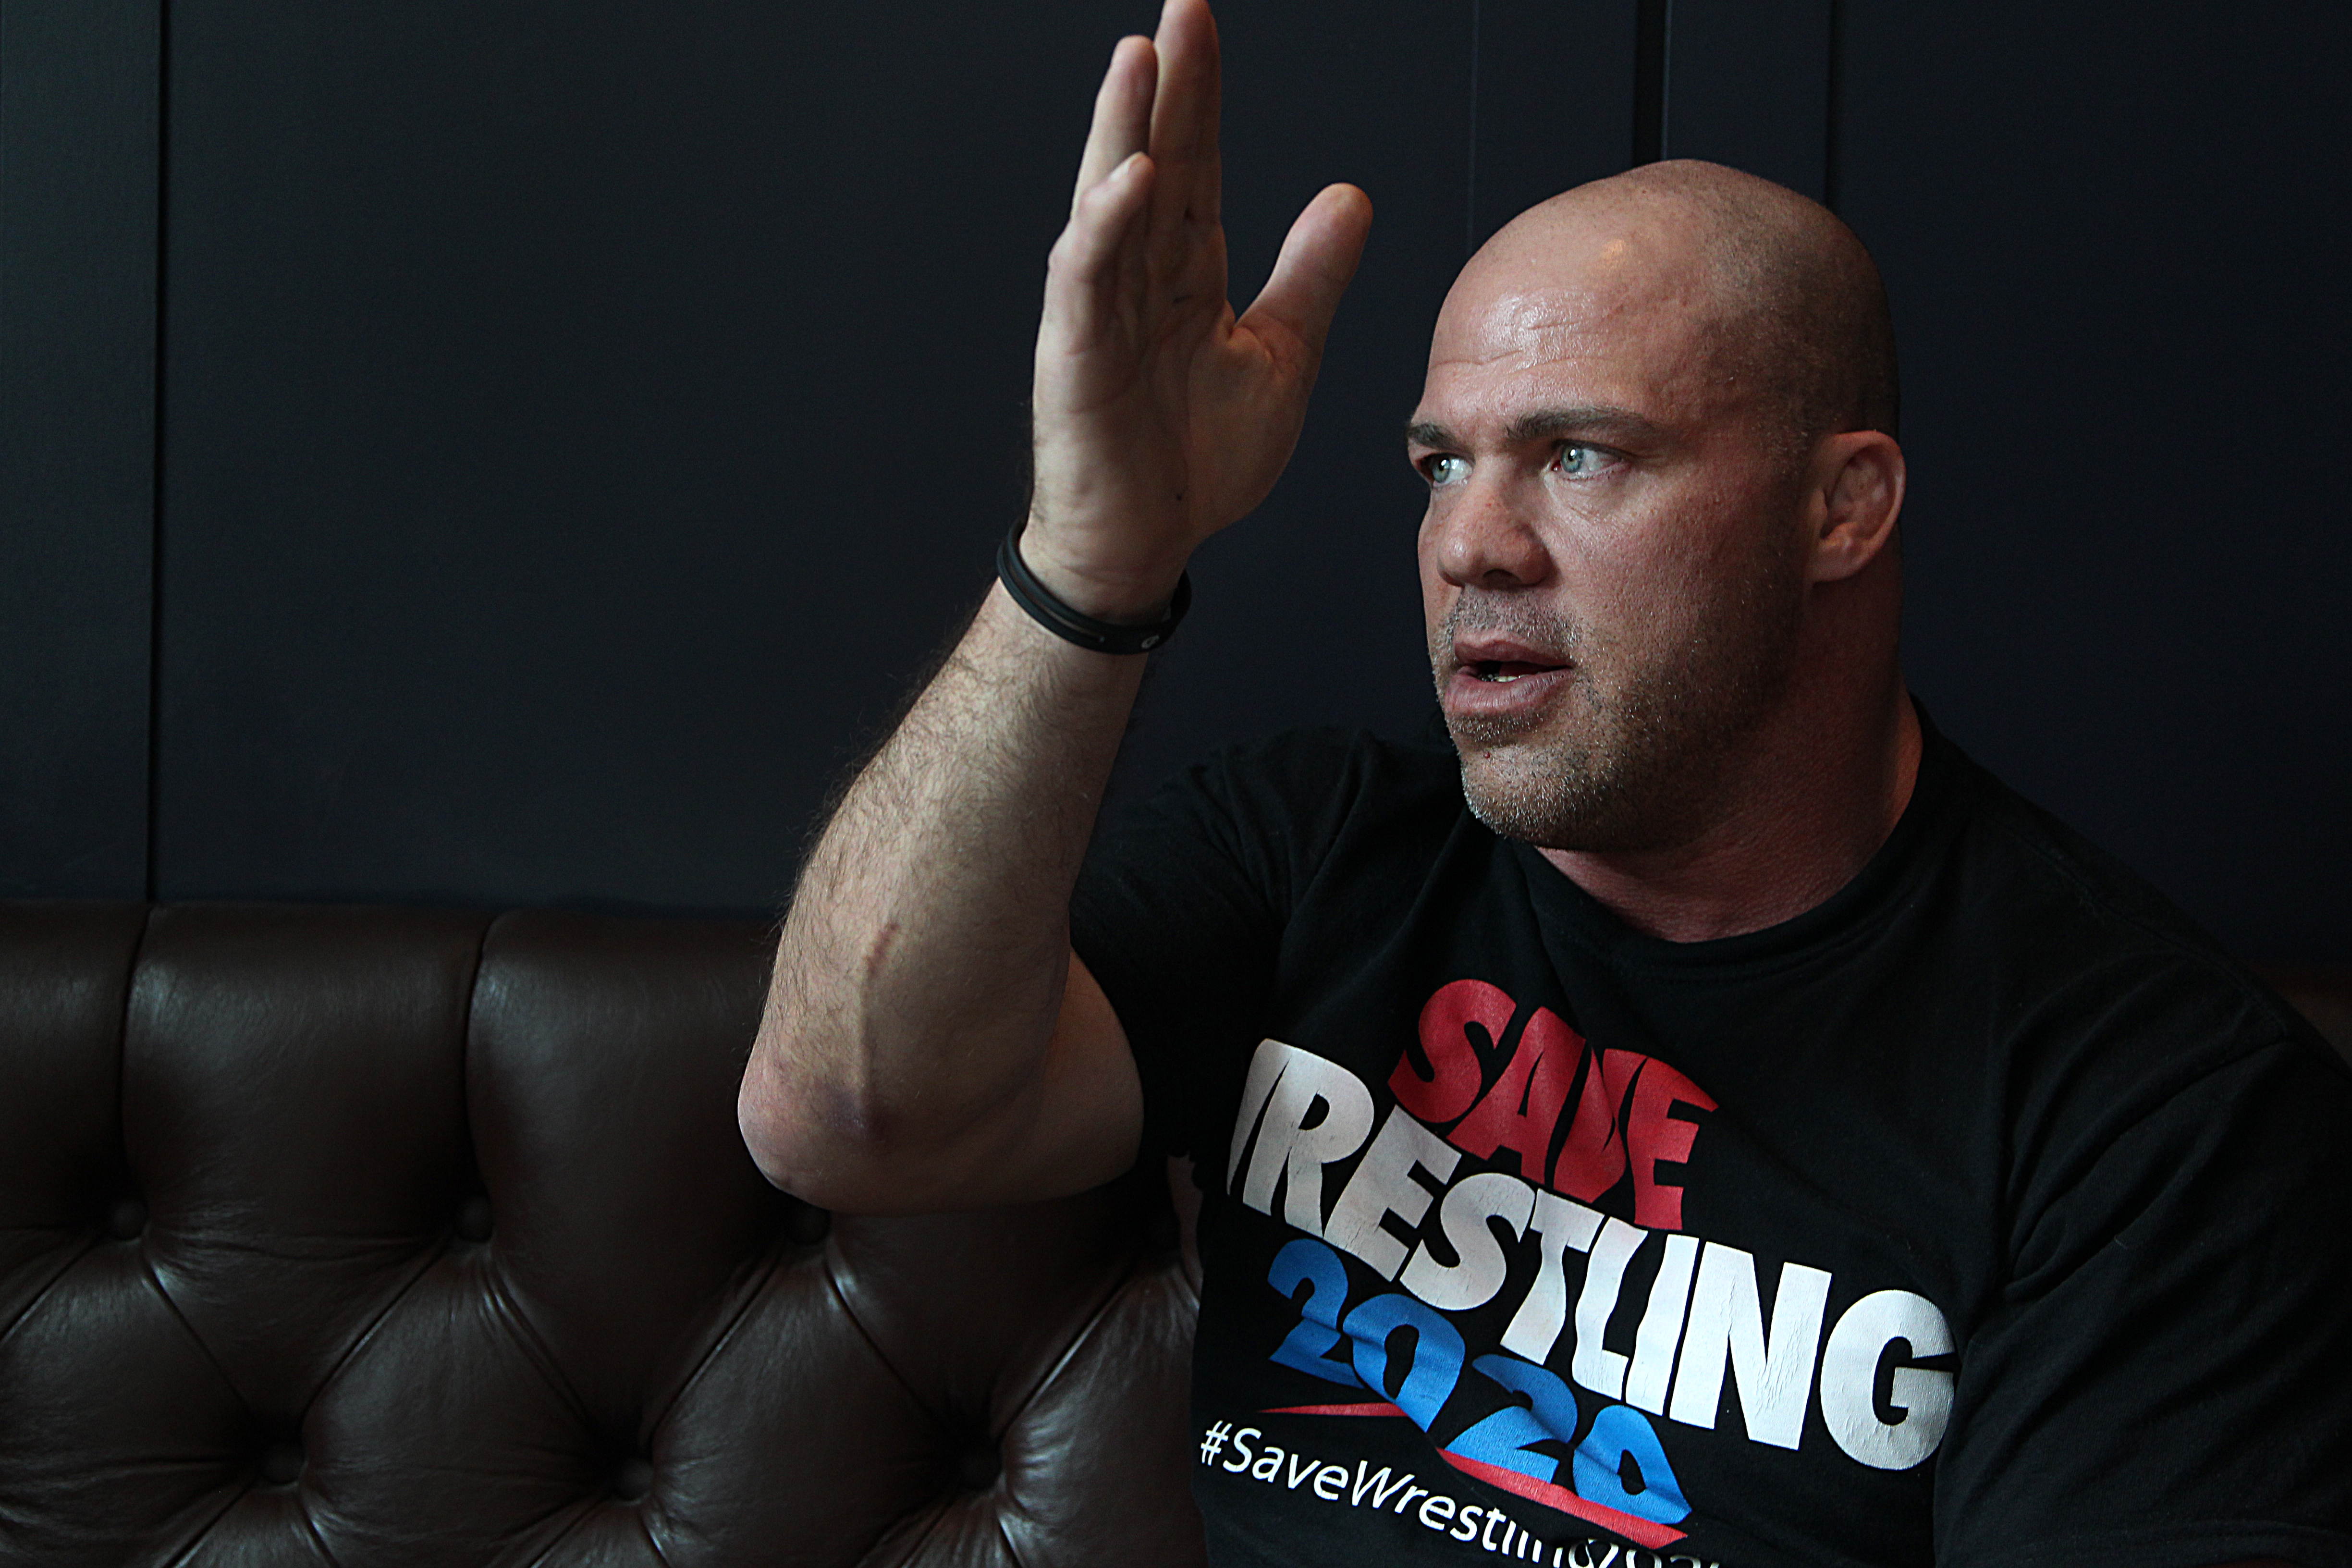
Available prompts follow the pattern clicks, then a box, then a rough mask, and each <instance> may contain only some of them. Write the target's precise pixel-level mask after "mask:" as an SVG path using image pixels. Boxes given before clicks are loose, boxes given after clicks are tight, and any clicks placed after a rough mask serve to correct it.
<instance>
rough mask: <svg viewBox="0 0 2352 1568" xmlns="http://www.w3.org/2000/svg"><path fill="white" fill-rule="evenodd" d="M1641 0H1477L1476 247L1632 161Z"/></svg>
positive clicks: (1473, 179)
mask: <svg viewBox="0 0 2352 1568" xmlns="http://www.w3.org/2000/svg"><path fill="white" fill-rule="evenodd" d="M1636 8H1637V7H1636V5H1635V3H1634V0H1475V5H1474V6H1473V10H1474V12H1475V24H1476V25H1475V33H1476V37H1477V51H1478V75H1477V81H1476V83H1475V92H1474V95H1473V99H1472V108H1473V110H1475V114H1474V119H1475V135H1476V138H1477V146H1476V155H1475V159H1474V161H1473V166H1472V169H1471V194H1472V198H1473V204H1474V211H1473V213H1472V219H1471V228H1472V238H1473V241H1474V243H1483V242H1484V241H1485V239H1486V237H1487V236H1488V235H1490V234H1493V233H1494V232H1495V231H1496V229H1498V228H1500V227H1502V226H1503V225H1505V224H1506V223H1508V222H1509V221H1510V220H1511V219H1512V218H1513V217H1515V216H1517V215H1518V214H1519V213H1521V212H1523V211H1525V210H1526V209H1527V208H1528V207H1531V206H1533V205H1535V204H1536V203H1538V202H1539V201H1542V200H1543V199H1544V198H1545V197H1547V196H1552V195H1559V193H1560V192H1562V191H1564V190H1566V189H1568V188H1569V187H1570V185H1580V184H1583V183H1584V182H1585V181H1587V180H1597V179H1600V178H1601V177H1602V176H1604V175H1608V174H1616V173H1618V172H1619V171H1620V170H1622V169H1623V168H1624V167H1625V166H1626V165H1627V164H1628V163H1630V162H1632V158H1633V133H1632V128H1633V81H1634V15H1635V11H1636Z"/></svg>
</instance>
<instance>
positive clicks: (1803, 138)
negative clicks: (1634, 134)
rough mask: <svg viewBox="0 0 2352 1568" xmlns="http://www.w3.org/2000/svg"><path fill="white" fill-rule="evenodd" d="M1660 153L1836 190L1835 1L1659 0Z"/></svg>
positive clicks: (1816, 191)
mask: <svg viewBox="0 0 2352 1568" xmlns="http://www.w3.org/2000/svg"><path fill="white" fill-rule="evenodd" d="M1649 4H1650V5H1652V6H1654V12H1653V14H1652V22H1651V25H1652V26H1653V27H1654V29H1655V30H1656V34H1657V37H1656V41H1655V43H1654V46H1653V47H1655V48H1657V49H1658V50H1659V52H1660V58H1659V62H1658V63H1659V66H1660V67H1661V68H1662V71H1661V78H1660V82H1659V87H1660V91H1659V93H1658V99H1657V102H1656V105H1655V112H1656V114H1657V116H1658V155H1659V156H1661V157H1666V158H1705V159H1706V160H1707V161H1708V162H1710V163H1728V164H1730V165H1732V166H1733V167H1734V168H1738V169H1745V170H1747V171H1748V173H1749V174H1761V175H1763V176H1764V177H1765V178H1766V179H1768V180H1777V181H1779V182H1780V184H1784V185H1787V186H1788V187H1789V188H1790V189H1791V190H1797V191H1802V192H1803V193H1804V194H1805V195H1809V196H1811V197H1812V198H1813V199H1814V200H1815V201H1821V200H1822V199H1823V198H1824V196H1825V195H1826V194H1827V174H1828V171H1827V166H1826V158H1827V153H1828V144H1829V136H1828V131H1829V111H1830V62H1831V49H1830V13H1831V0H1649Z"/></svg>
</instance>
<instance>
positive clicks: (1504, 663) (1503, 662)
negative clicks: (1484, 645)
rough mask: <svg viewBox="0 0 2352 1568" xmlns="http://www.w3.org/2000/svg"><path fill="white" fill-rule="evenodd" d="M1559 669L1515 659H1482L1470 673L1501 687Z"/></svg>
mask: <svg viewBox="0 0 2352 1568" xmlns="http://www.w3.org/2000/svg"><path fill="white" fill-rule="evenodd" d="M1558 668H1561V667H1560V666H1559V665H1556V664H1528V663H1526V662H1524V661H1522V660H1519V659H1514V658H1482V659H1479V660H1478V661H1477V662H1475V663H1474V664H1472V665H1471V666H1470V673H1471V674H1472V675H1474V676H1475V677H1476V678H1477V679H1480V680H1485V681H1491V682H1493V683H1494V684H1496V685H1498V686H1499V685H1502V684H1504V683H1506V682H1507V681H1513V680H1517V679H1522V678H1523V677H1526V676H1530V675H1541V674H1543V673H1544V672H1545V671H1546V670H1550V669H1558Z"/></svg>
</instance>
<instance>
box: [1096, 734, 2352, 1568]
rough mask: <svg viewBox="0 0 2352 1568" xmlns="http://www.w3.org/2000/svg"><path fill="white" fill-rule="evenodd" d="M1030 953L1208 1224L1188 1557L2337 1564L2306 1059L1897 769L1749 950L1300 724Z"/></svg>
mask: <svg viewBox="0 0 2352 1568" xmlns="http://www.w3.org/2000/svg"><path fill="white" fill-rule="evenodd" d="M1073 919H1074V929H1075V931H1076V936H1075V943H1076V949H1077V951H1078V952H1079V954H1080V956H1081V957H1083V958H1084V959H1085V961H1086V963H1087V965H1088V966H1089V967H1090V968H1091V969H1092V970H1093V971H1094V973H1096V975H1097V977H1098V978H1099V979H1100V981H1101V982H1102V984H1103V986H1104V988H1105V990H1106V991H1107V992H1108V994H1109V996H1110V998H1111V1000H1112V1003H1113V1004H1114V1005H1115V1006H1116V1007H1117V1009H1118V1016H1119V1018H1120V1020H1121V1021H1122V1023H1123V1024H1124V1025H1125V1026H1126V1029H1127V1032H1128V1035H1129V1039H1130V1040H1131V1041H1132V1043H1133V1046H1134V1049H1135V1053H1136V1058H1137V1060H1138V1062H1139V1066H1140V1068H1141V1071H1142V1075H1143V1080H1144V1084H1145V1090H1146V1105H1147V1114H1148V1116H1149V1118H1150V1123H1151V1127H1152V1129H1153V1133H1154V1139H1155V1142H1157V1143H1158V1144H1159V1145H1160V1146H1161V1147H1164V1148H1166V1149H1169V1150H1171V1151H1176V1152H1188V1153H1190V1154H1192V1155H1193V1156H1194V1158H1195V1160H1196V1162H1197V1175H1198V1180H1199V1182H1200V1184H1201V1185H1202V1188H1203V1190H1204V1193H1205V1194H1206V1196H1205V1204H1204V1209H1203V1213H1202V1221H1201V1243H1202V1258H1203V1262H1204V1266H1205V1272H1206V1284H1205V1286H1204V1289H1203V1293H1202V1313H1201V1328H1200V1341H1199V1348H1198V1351H1197V1352H1196V1356H1195V1367H1194V1389H1193V1403H1194V1414H1195V1418H1196V1427H1195V1432H1194V1437H1195V1440H1196V1442H1197V1447H1198V1460H1197V1464H1196V1468H1195V1472H1194V1473H1195V1491H1196V1493H1197V1495H1198V1497H1199V1499H1200V1501H1201V1504H1202V1511H1203V1513H1204V1515H1205V1516H1206V1519H1207V1521H1208V1527H1209V1534H1210V1542H1211V1555H1212V1560H1213V1562H1214V1563H1218V1564H1220V1565H1226V1564H1256V1563H1285V1564H1290V1563H1298V1564H1310V1563H1311V1564H1322V1563H1332V1564H1345V1565H1347V1568H1363V1565H1365V1564H1370V1563H1429V1564H1440V1563H1448V1564H1456V1565H1459V1564H1465V1563H1473V1562H1476V1561H1483V1560H1485V1559H1486V1558H1488V1557H1490V1556H1501V1557H1505V1558H1507V1559H1509V1560H1513V1561H1519V1562H1535V1563H1551V1564H1579V1565H1586V1568H1590V1565H1594V1564H1602V1563H1610V1564H1612V1565H1615V1568H1647V1565H1651V1564H1658V1563H1675V1564H1678V1565H1679V1564H1690V1563H1699V1564H1711V1563H1721V1564H1724V1565H1725V1568H1766V1565H1768V1564H1787V1565H1789V1568H1825V1565H1829V1564H1840V1563H1869V1564H1877V1565H1887V1564H1908V1563H1941V1564H1947V1565H1950V1568H1959V1565H1976V1564H1983V1565H1987V1568H1991V1565H1994V1564H2001V1565H2017V1568H2031V1565H2034V1564H2042V1563H2051V1564H2059V1563H2064V1564H2102V1563H2114V1564H2126V1563H2129V1564H2133V1565H2136V1568H2162V1565H2166V1564H2178V1565H2180V1568H2203V1565H2207V1564H2214V1563H2228V1562H2231V1561H2233V1560H2236V1559H2239V1558H2245V1557H2267V1556H2279V1557H2284V1558H2287V1559H2289V1560H2291V1561H2294V1562H2297V1563H2305V1564H2311V1565H2319V1564H2339V1563H2344V1564H2352V1262H2348V1261H2347V1252H2348V1251H2352V1074H2347V1070H2346V1068H2345V1067H2344V1064H2343V1063H2342V1062H2341V1061H2340V1060H2339V1059H2338V1058H2336V1057H2335V1055H2334V1054H2333V1053H2332V1052H2331V1051H2330V1050H2329V1049H2328V1048H2327V1047H2326V1045H2325V1044H2324V1043H2323V1042H2322V1041H2320V1040H2319V1038H2318V1037H2316V1036H2315V1034H2313V1033H2312V1032H2311V1031H2310V1029H2309V1028H2308V1027H2307V1026H2305V1025H2304V1024H2303V1022H2302V1021H2301V1020H2300V1019H2298V1018H2296V1017H2295V1016H2293V1015H2292V1014H2291V1013H2290V1012H2289V1011H2288V1010H2287V1009H2286V1008H2285V1007H2284V1005H2283V1004H2281V1003H2280V1002H2279V1001H2277V1000H2276V999H2275V998H2274V997H2273V996H2272V995H2271V994H2269V993H2268V992H2267V991H2265V990H2264V989H2263V987H2262V986H2260V985H2259V984H2256V983H2255V982H2253V981H2252V979H2250V978H2249V977H2248V976H2247V975H2246V974H2245V973H2243V972H2242V971H2241V970H2240V969H2239V968H2238V967H2237V966H2235V965H2234V964H2232V963H2231V962H2230V961H2229V960H2228V959H2227V958H2226V957H2225V956H2223V955H2222V954H2221V952H2219V951H2218V950H2217V949H2216V948H2215V947H2214V946H2213V945H2212V944H2211V943H2210V942H2209V941H2208V940H2207V939H2206V938H2204V937H2203V936H2201V935H2200V934H2199V933H2198V932H2197V931H2196V930H2195V929H2194V928H2193V927H2192V926H2190V925H2189V923H2188V922H2187V921H2186V920H2185V919H2184V918H2183V917H2181V916H2180V915H2179V914H2178V913H2177V912H2175V911H2174V910H2172V909H2171V908H2170V907H2169V906H2168V905H2167V904H2166V903H2165V902H2164V901H2163V900H2161V899H2160V898H2158V896H2157V895H2155V894H2154V893H2153V892H2151V891H2150V890H2148V889H2147V888H2146V887H2145V886H2144V885H2143V884H2142V883H2141V882H2139V881H2138V880H2137V879H2136V878H2134V877H2133V876H2132V875H2131V874H2130V873H2128V872H2127V871H2125V870H2124V869H2122V868H2120V867H2118V866H2116V865H2115V864H2114V863H2113V862H2111V861H2109V860H2108V859H2106V858H2105V857H2103V856H2102V855H2100V854H2099V853H2098V852H2096V851H2095V850H2093V849H2091V848H2090V847H2087V846H2086V845H2084V843H2082V842H2081V841H2080V840H2078V839H2077V838H2075V837H2074V836H2073V835H2071V834H2070V833H2068V832H2067V831H2066V830H2065V829H2063V827H2061V826H2058V825H2057V824H2056V823H2054V822H2053V821H2052V820H2051V819H2050V818H2049V817H2047V816H2043V815H2042V813H2040V812H2039V811H2037V810H2035V809H2034V808H2033V807H2032V806H2030V805H2026V804H2025V803H2023V802H2022V801H2021V800H2019V799H2018V798H2017V797H2016V796H2015V795H2011V793H2010V792H2009V791H2007V790H2006V789H2004V788H2003V787H2002V786H2001V785H2000V784H1999V783H1997V782H1996V781H1995V780H1994V779H1992V778H1991V777H1990V775H1989V774H1987V773H1984V772H1983V771H1982V770H1981V769H1979V768H1978V767H1977V766H1975V765H1974V764H1973V763H1969V761H1968V760H1967V759H1966V758H1964V757H1962V756H1961V755H1960V754H1959V752H1958V751H1957V750H1956V749H1955V748H1953V747H1952V746H1951V744H1950V743H1949V742H1946V741H1944V740H1942V739H1941V738H1939V737H1937V736H1936V735H1934V734H1933V733H1932V732H1931V733H1930V735H1929V737H1928V742H1927V752H1926V755H1925V757H1924V759H1923V762H1922V764H1921V769H1920V775H1919V782H1918V785H1917V788H1916V792H1915V795H1914V798H1913V800H1912V802H1911V805H1910V807H1909V809H1908V810H1907V811H1906V813H1905V815H1904V816H1903V819H1902V821H1901V823H1900V824H1899V826H1897V827H1896V829H1895V833H1894V834H1893V836H1892V837H1890V838H1889V839H1888V840H1887V842H1886V844H1885V846H1884V847H1883V848H1882V849H1881V850H1880V851H1879V852H1878V853H1877V855H1876V856H1874V858H1872V860H1871V861H1870V863H1869V864H1868V866H1867V867H1865V868H1864V870H1863V871H1862V873H1861V874H1860V875H1859V876H1857V877H1856V878H1855V879H1853V882H1852V883H1851V884H1850V885H1848V886H1847V887H1846V888H1844V889H1843V890H1841V891H1840V892H1839V893H1838V894H1837V895H1836V896H1835V897H1833V898H1832V899H1831V900H1829V901H1828V902H1827V903H1825V904H1823V905H1822V906H1821V907H1819V908H1817V909H1814V910H1811V911H1809V912H1807V913H1805V914H1803V915H1801V916H1799V917H1798V918H1796V919H1794V920H1792V921H1787V922H1785V923H1784V924H1781V925H1779V926H1775V927H1773V928H1771V929H1769V930H1767V931H1757V932H1754V933H1752V934H1749V935H1745V936H1738V937H1732V938H1727V939H1725V940H1722V941H1716V942H1692V943H1681V944H1678V943H1673V942H1663V941H1659V940H1656V939H1654V938H1650V937H1645V936H1643V935H1641V934H1639V933H1636V932H1634V931H1631V930H1629V929H1628V928H1627V927H1625V926H1624V925H1623V924H1622V922H1620V921H1617V920H1616V919H1615V918H1613V917H1612V915H1610V914H1609V913H1608V912H1607V911H1606V910H1603V909H1602V908H1601V906H1600V905H1598V904H1597V903H1595V902H1594V901H1593V900H1591V898H1590V897H1589V896H1588V895H1586V894H1585V893H1584V892H1583V891H1581V890H1580V889H1578V888H1577V887H1576V886H1575V885H1574V884H1573V883H1571V882H1570V880H1569V879H1567V878H1565V877H1564V876H1562V875H1560V874H1559V872H1558V871H1557V870H1556V869H1554V868H1552V867H1551V866H1550V865H1549V863H1548V862H1547V861H1545V860H1544V859H1543V858H1541V857H1540V856H1539V855H1538V854H1537V853H1536V852H1535V851H1534V850H1532V849H1530V848H1529V847H1527V846H1525V845H1523V844H1518V843H1514V842H1511V841H1509V840H1506V839H1502V838H1498V837H1496V835H1494V834H1493V833H1491V832H1490V831H1488V830H1487V829H1486V828H1485V827H1484V826H1481V825H1479V823H1478V822H1477V821H1476V820H1475V818H1473V817H1472V816H1470V815H1469V813H1468V812H1467V811H1466V810H1465V807H1464V805H1463V801H1462V795H1461V789H1460V783H1459V777H1458V773H1457V772H1456V767H1455V763H1454V757H1453V754H1452V752H1450V751H1448V750H1442V749H1416V748H1413V747H1406V746H1397V745H1391V744H1388V743H1385V742H1379V741H1375V740H1373V739H1371V738H1370V737H1364V736H1354V737H1350V736H1346V735H1340V734H1336V733H1321V732H1303V733H1297V734H1293V735H1289V736H1286V737H1283V738H1281V739H1279V740H1276V741H1275V742H1270V743H1267V744H1265V745H1263V746H1259V747H1256V748H1253V749H1250V750H1247V751H1242V752H1232V753H1228V754H1225V755H1223V756H1221V757H1220V758H1218V759H1216V760H1213V761H1212V762H1210V763H1206V764H1204V765H1202V766H1201V767H1199V768H1196V769H1195V770H1193V771H1192V773H1190V774H1189V775H1187V776H1186V777H1185V778H1184V779H1183V780H1181V782H1180V783H1178V784H1174V785H1171V787H1170V788H1169V789H1167V790H1165V791H1163V792H1162V793H1161V794H1160V795H1159V796H1158V797H1157V798H1156V799H1155V800H1154V801H1153V802H1152V803H1151V804H1150V805H1149V806H1148V807H1147V808H1145V809H1143V810H1142V811H1140V812H1139V813H1137V814H1135V815H1134V816H1132V817H1131V818H1130V819H1129V820H1128V821H1127V822H1126V823H1125V824H1123V825H1122V826H1118V827H1116V828H1114V829H1111V830H1108V831H1107V832H1106V833H1105V835H1104V836H1103V838H1102V839H1101V841H1100V842H1099V843H1098V844H1097V848H1096V852H1095V854H1094V855H1093V856H1092V858H1090V861H1089V865H1088V868H1087V875H1086V876H1085V878H1084V879H1082V881H1081V885H1080V888H1079V892H1078V896H1077V898H1076V901H1075V904H1074V913H1073Z"/></svg>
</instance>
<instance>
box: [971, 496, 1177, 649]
mask: <svg viewBox="0 0 2352 1568" xmlns="http://www.w3.org/2000/svg"><path fill="white" fill-rule="evenodd" d="M1021 533H1022V530H1021V528H1020V526H1018V525H1016V526H1015V527H1014V528H1013V530H1012V531H1009V532H1008V533H1006V534H1005V536H1004V540H1003V543H1001V544H999V545H998V546H997V547H996V576H997V580H998V581H999V582H1000V583H1002V584H1003V586H1004V591H1005V593H1006V594H1007V595H1009V596H1010V597H1011V598H1012V600H1013V603H1014V604H1015V605H1019V606H1020V607H1021V608H1022V610H1024V612H1026V613H1027V615H1028V616H1029V618H1030V619H1031V620H1034V621H1035V622H1036V623H1037V624H1038V625H1039V626H1044V627H1045V629H1046V630H1047V631H1049V632H1051V633H1053V634H1054V635H1055V637H1060V638H1061V639H1062V640H1063V641H1065V642H1067V643H1073V644H1076V646H1077V647H1082V648H1085V649H1087V650H1088V651H1089V652H1092V653H1100V654H1114V655H1129V654H1139V653H1150V652H1151V651H1152V650H1153V649H1154V648H1157V647H1160V646H1161V645H1162V644H1164V643H1166V642H1167V640H1168V639H1169V638H1170V637H1172V636H1173V635H1174V634H1175V631H1176V628H1177V626H1180V625H1181V624H1182V622H1183V619H1184V613H1185V611H1187V610H1188V609H1190V608H1191V607H1192V578H1191V577H1190V576H1188V575H1186V574H1183V573H1181V572H1179V573H1178V574H1177V576H1176V588H1175V592H1174V593H1173V594H1172V595H1170V597H1169V600H1168V603H1167V605H1165V607H1163V608H1162V609H1161V610H1160V614H1158V615H1157V616H1154V617H1153V618H1151V619H1150V620H1123V621H1113V620H1106V619H1104V618H1103V617H1102V616H1097V615H1093V614H1090V613H1089V612H1087V611H1086V610H1083V609H1080V608H1078V607H1077V606H1076V605H1072V604H1070V603H1069V602H1068V601H1067V600H1066V599H1064V598H1062V597H1061V596H1060V595H1057V594H1055V591H1054V590H1053V589H1052V588H1051V587H1050V586H1048V585H1047V584H1046V583H1045V580H1044V579H1042V578H1040V577H1039V576H1038V575H1037V574H1036V573H1035V572H1034V570H1032V569H1031V567H1030V565H1029V563H1028V560H1027V558H1026V557H1025V556H1024V554H1023V553H1022V551H1021Z"/></svg>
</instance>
